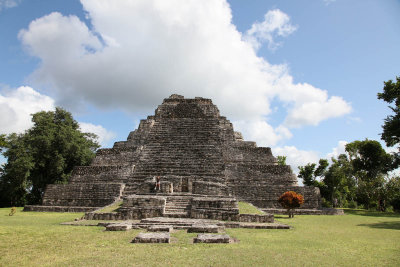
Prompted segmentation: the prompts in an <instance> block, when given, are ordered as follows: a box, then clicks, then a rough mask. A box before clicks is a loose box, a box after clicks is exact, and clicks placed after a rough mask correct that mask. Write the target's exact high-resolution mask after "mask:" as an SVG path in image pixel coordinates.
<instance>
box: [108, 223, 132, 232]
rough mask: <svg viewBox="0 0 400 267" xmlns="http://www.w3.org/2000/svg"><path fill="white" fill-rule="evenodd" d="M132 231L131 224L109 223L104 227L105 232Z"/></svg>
mask: <svg viewBox="0 0 400 267" xmlns="http://www.w3.org/2000/svg"><path fill="white" fill-rule="evenodd" d="M130 229H132V224H131V223H111V224H108V225H107V226H106V231H128V230H130Z"/></svg>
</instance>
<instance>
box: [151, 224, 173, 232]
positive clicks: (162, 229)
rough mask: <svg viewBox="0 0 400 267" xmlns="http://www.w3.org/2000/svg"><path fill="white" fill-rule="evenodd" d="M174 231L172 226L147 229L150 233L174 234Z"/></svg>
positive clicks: (154, 226) (156, 226)
mask: <svg viewBox="0 0 400 267" xmlns="http://www.w3.org/2000/svg"><path fill="white" fill-rule="evenodd" d="M172 230H173V227H172V226H171V225H152V226H149V227H148V228H147V231H149V232H172Z"/></svg>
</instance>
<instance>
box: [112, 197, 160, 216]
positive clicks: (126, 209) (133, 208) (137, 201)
mask: <svg viewBox="0 0 400 267" xmlns="http://www.w3.org/2000/svg"><path fill="white" fill-rule="evenodd" d="M165 204H166V197H161V196H151V195H147V196H146V195H132V196H128V197H124V200H123V204H122V206H121V208H119V213H120V214H122V216H123V217H124V218H127V219H142V218H150V217H159V216H163V215H164V210H165Z"/></svg>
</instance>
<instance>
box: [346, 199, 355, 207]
mask: <svg viewBox="0 0 400 267" xmlns="http://www.w3.org/2000/svg"><path fill="white" fill-rule="evenodd" d="M347 207H348V208H350V209H356V208H357V202H355V201H354V200H352V201H349V204H348V205H347Z"/></svg>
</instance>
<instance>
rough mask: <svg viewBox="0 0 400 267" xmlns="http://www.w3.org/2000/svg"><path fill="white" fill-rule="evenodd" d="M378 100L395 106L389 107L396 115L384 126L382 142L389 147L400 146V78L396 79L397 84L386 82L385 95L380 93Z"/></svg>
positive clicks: (386, 120)
mask: <svg viewBox="0 0 400 267" xmlns="http://www.w3.org/2000/svg"><path fill="white" fill-rule="evenodd" d="M378 99H382V100H383V101H385V102H387V103H389V104H394V106H389V108H390V109H391V110H392V111H393V113H394V115H389V116H387V117H386V119H385V123H384V124H383V126H382V128H383V133H382V140H384V141H385V142H386V145H387V146H395V145H398V144H400V77H396V82H393V81H392V80H389V81H387V82H384V87H383V93H378Z"/></svg>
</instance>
